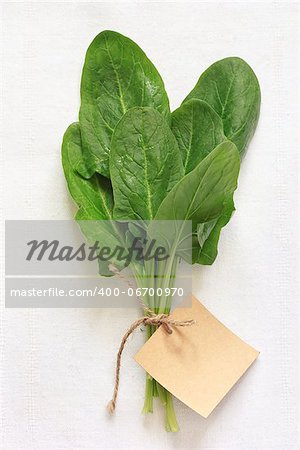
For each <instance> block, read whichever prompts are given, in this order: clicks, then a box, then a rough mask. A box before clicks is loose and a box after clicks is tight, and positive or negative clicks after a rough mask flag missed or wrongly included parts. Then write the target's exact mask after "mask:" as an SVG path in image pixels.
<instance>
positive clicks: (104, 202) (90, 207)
mask: <svg viewBox="0 0 300 450" xmlns="http://www.w3.org/2000/svg"><path fill="white" fill-rule="evenodd" d="M62 163H63V169H64V173H65V177H66V180H67V184H68V188H69V191H70V194H71V196H72V198H73V200H74V201H75V202H76V204H77V205H78V207H79V210H78V211H77V213H76V216H75V219H76V220H77V222H78V224H79V226H80V229H81V231H82V233H83V234H84V236H85V237H86V239H87V241H88V242H89V243H91V244H94V243H95V242H96V241H99V243H100V245H103V244H104V243H105V245H108V246H110V247H111V248H115V247H116V246H117V245H119V244H120V236H119V233H118V230H117V229H116V227H115V224H114V223H113V222H112V220H111V219H112V210H113V195H112V188H111V184H110V181H109V180H108V179H106V178H104V177H102V176H101V175H99V174H97V173H95V174H94V175H93V176H92V177H91V178H90V179H88V180H86V179H85V178H83V177H82V176H81V175H80V174H79V173H78V172H77V170H76V168H77V167H78V164H79V163H80V164H82V146H81V137H80V126H79V124H78V123H73V124H72V125H70V126H69V128H68V129H67V130H66V132H65V134H64V138H63V144H62ZM114 263H115V264H116V265H117V266H118V268H119V269H120V270H121V269H122V268H123V267H124V265H123V266H122V265H121V264H120V262H119V261H114ZM108 265H109V262H108V261H102V260H100V259H99V260H98V266H99V273H100V274H101V275H104V276H112V273H111V271H110V270H109V269H108Z"/></svg>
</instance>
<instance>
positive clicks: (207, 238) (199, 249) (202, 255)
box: [193, 195, 235, 265]
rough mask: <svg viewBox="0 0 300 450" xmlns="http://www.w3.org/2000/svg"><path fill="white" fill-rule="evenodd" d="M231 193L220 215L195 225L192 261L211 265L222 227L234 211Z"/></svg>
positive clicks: (216, 253) (216, 250)
mask: <svg viewBox="0 0 300 450" xmlns="http://www.w3.org/2000/svg"><path fill="white" fill-rule="evenodd" d="M234 210H235V208H234V202H233V198H232V195H230V196H229V197H228V198H227V199H225V201H224V206H223V210H222V213H221V215H220V216H219V218H218V219H215V220H213V221H211V222H207V223H200V224H198V226H197V236H196V241H197V242H196V245H195V247H193V263H198V264H203V265H211V264H213V262H214V261H215V259H216V257H217V255H218V243H219V238H220V233H221V230H222V228H223V227H224V226H225V225H227V223H228V222H229V220H230V218H231V217H232V214H233V212H234Z"/></svg>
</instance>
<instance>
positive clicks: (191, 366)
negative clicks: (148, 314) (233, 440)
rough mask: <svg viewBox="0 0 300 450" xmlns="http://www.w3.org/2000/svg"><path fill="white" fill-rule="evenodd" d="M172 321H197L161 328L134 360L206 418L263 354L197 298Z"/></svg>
mask: <svg viewBox="0 0 300 450" xmlns="http://www.w3.org/2000/svg"><path fill="white" fill-rule="evenodd" d="M171 317H172V318H173V319H176V320H188V319H194V320H195V321H196V324H195V325H192V326H189V327H173V333H172V334H168V333H166V331H165V330H164V329H163V328H162V327H160V328H159V329H158V330H157V331H156V332H155V333H154V334H153V336H152V337H151V338H150V339H149V340H148V341H147V342H146V343H145V344H144V346H143V347H142V348H141V349H140V350H139V352H138V353H137V354H136V355H135V360H136V361H137V362H138V364H140V365H141V366H142V367H143V368H144V369H145V370H146V371H147V372H148V373H149V374H150V375H151V376H152V377H153V378H155V380H157V381H158V382H159V383H160V384H161V385H162V386H164V387H165V388H167V389H168V390H169V391H170V392H171V393H172V394H173V395H175V397H177V398H178V399H179V400H181V401H182V402H183V403H185V404H186V405H188V406H189V407H190V408H192V409H194V410H195V411H196V412H197V413H199V414H201V416H203V417H208V415H209V414H210V413H211V412H212V411H213V410H214V408H215V407H216V406H217V405H218V403H219V402H220V401H221V400H222V398H223V397H224V396H225V395H226V394H227V392H228V391H229V390H230V389H231V388H232V386H233V385H234V384H235V383H236V382H237V381H238V379H239V378H240V377H241V376H242V375H243V374H244V372H245V371H246V370H247V369H248V368H249V367H250V365H251V364H252V363H253V362H254V361H255V359H256V358H257V357H258V355H259V352H258V351H257V350H255V349H254V348H252V347H250V345H248V344H246V343H245V342H244V341H242V340H241V339H240V338H239V337H238V336H236V335H235V334H234V333H232V331H230V330H229V329H228V328H226V327H225V326H224V325H223V324H222V323H221V322H219V321H218V319H216V318H215V317H214V316H213V315H212V314H211V313H210V312H209V311H208V310H207V309H206V308H205V307H204V306H203V305H202V304H201V303H200V302H199V301H198V300H197V299H196V298H195V297H192V306H190V307H189V308H185V307H179V308H177V309H175V310H174V311H173V312H172V316H171Z"/></svg>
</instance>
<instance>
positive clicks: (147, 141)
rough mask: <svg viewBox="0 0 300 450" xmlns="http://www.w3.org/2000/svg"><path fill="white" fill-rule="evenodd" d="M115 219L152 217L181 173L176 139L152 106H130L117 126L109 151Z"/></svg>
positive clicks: (149, 218)
mask: <svg viewBox="0 0 300 450" xmlns="http://www.w3.org/2000/svg"><path fill="white" fill-rule="evenodd" d="M110 166H111V181H112V186H113V191H114V200H115V206H114V219H116V220H127V219H133V220H151V219H153V218H154V217H155V214H156V212H157V210H158V207H159V205H160V204H161V202H162V201H163V200H164V198H165V197H166V195H167V194H168V192H169V191H170V190H171V189H172V188H173V186H174V185H175V184H176V183H177V182H178V181H179V180H180V179H181V178H182V176H183V173H184V172H183V165H182V161H181V157H180V154H179V149H178V146H177V142H176V139H175V137H174V135H173V134H172V132H171V130H170V128H169V126H168V123H167V122H166V120H165V119H164V117H163V116H162V115H161V114H160V113H159V112H158V111H156V110H155V109H153V108H132V109H131V110H129V111H128V112H127V113H126V114H125V115H124V116H123V117H122V119H121V120H120V122H119V123H118V125H117V126H116V129H115V132H114V134H113V138H112V142H111V153H110Z"/></svg>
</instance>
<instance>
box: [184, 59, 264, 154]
mask: <svg viewBox="0 0 300 450" xmlns="http://www.w3.org/2000/svg"><path fill="white" fill-rule="evenodd" d="M192 98H197V99H200V100H204V101H206V102H207V103H208V104H209V105H210V106H211V107H212V108H213V109H214V110H215V111H216V112H217V113H218V115H219V116H220V117H221V119H222V121H223V126H224V133H225V135H226V137H227V138H228V139H230V140H231V141H232V142H234V143H235V144H236V146H237V148H238V150H239V152H240V153H241V154H243V153H244V151H245V149H246V147H247V145H248V143H249V141H250V139H251V137H252V136H253V134H254V131H255V128H256V125H257V121H258V117H259V109H260V88H259V84H258V81H257V78H256V76H255V74H254V72H253V70H252V69H251V67H250V66H249V65H248V64H247V63H246V62H245V61H243V60H242V59H240V58H225V59H222V60H221V61H217V62H216V63H214V64H212V65H211V66H210V67H209V68H208V69H207V70H206V71H205V72H204V73H203V74H202V75H201V76H200V78H199V80H198V82H197V84H196V86H195V87H194V89H193V90H192V91H191V92H190V94H189V95H188V96H187V97H186V99H185V100H184V102H187V101H188V100H191V99H192Z"/></svg>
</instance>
